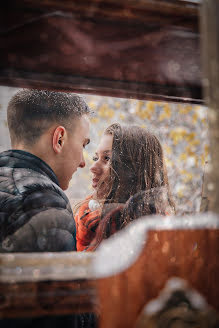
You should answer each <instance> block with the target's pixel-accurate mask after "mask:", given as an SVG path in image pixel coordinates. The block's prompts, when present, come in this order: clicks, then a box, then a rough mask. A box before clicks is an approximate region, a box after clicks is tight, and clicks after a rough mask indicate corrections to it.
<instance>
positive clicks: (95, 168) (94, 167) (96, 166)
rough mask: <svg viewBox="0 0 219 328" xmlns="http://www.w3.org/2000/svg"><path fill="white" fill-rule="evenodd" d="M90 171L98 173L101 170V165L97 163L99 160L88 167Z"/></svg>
mask: <svg viewBox="0 0 219 328" xmlns="http://www.w3.org/2000/svg"><path fill="white" fill-rule="evenodd" d="M90 171H91V172H92V173H100V172H101V165H100V163H99V161H97V162H95V163H94V164H93V165H92V166H91V168H90Z"/></svg>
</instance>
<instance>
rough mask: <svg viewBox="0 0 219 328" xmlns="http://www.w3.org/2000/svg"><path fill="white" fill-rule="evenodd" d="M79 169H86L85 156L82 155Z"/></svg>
mask: <svg viewBox="0 0 219 328" xmlns="http://www.w3.org/2000/svg"><path fill="white" fill-rule="evenodd" d="M79 167H81V168H82V169H83V167H85V160H84V155H83V154H82V159H81V162H80V164H79Z"/></svg>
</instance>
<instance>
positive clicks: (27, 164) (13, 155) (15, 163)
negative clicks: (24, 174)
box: [0, 149, 59, 186]
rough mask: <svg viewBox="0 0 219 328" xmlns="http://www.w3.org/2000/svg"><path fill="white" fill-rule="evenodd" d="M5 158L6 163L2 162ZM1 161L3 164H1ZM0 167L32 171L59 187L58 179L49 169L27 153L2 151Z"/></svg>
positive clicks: (41, 161)
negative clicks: (44, 176)
mask: <svg viewBox="0 0 219 328" xmlns="http://www.w3.org/2000/svg"><path fill="white" fill-rule="evenodd" d="M6 158H8V161H7V162H6V161H5V160H4V159H6ZM2 160H3V162H4V164H3V163H1V161H2ZM1 164H2V165H1ZM0 166H8V167H14V168H29V169H32V170H34V171H37V172H39V173H41V174H43V175H46V176H48V177H49V178H50V179H51V180H52V181H53V182H54V183H56V184H57V185H58V186H59V182H58V179H57V177H56V175H55V173H54V171H53V170H52V169H51V167H50V166H49V165H48V164H47V163H46V162H44V161H43V160H42V159H40V158H39V157H37V156H35V155H33V154H31V153H29V152H26V151H23V150H17V149H12V150H7V151H4V152H2V153H0Z"/></svg>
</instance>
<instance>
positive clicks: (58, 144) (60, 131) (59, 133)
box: [52, 125, 66, 154]
mask: <svg viewBox="0 0 219 328" xmlns="http://www.w3.org/2000/svg"><path fill="white" fill-rule="evenodd" d="M65 137H66V130H65V128H64V127H63V126H61V125H60V126H58V127H57V128H56V129H55V131H54V132H53V138H52V147H53V150H54V152H55V153H56V154H59V153H60V152H61V150H62V147H63V146H64V143H65Z"/></svg>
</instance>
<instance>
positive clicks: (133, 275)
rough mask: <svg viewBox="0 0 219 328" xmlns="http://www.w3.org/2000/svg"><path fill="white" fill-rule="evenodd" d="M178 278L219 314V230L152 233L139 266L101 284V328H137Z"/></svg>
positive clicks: (137, 263) (106, 279) (139, 260)
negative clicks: (166, 287) (150, 305)
mask: <svg viewBox="0 0 219 328" xmlns="http://www.w3.org/2000/svg"><path fill="white" fill-rule="evenodd" d="M174 276H177V277H180V278H183V279H185V280H186V281H188V283H189V284H190V285H191V286H192V287H193V288H194V289H196V290H197V291H198V292H199V293H200V294H202V295H203V296H204V297H205V298H206V301H207V302H208V303H209V305H211V306H213V307H214V308H215V309H216V310H217V311H219V297H218V296H219V283H218V277H219V230H190V231H188V230H184V231H182V230H181V231H180V230H179V231H150V232H149V234H148V238H147V242H146V244H145V246H144V249H143V251H142V253H141V255H140V256H139V258H138V260H137V261H136V263H134V264H133V265H132V266H131V267H130V268H129V269H127V270H126V271H125V272H123V273H120V274H118V275H115V276H112V277H109V278H104V279H101V280H100V281H99V297H100V306H101V308H100V313H101V318H100V327H101V328H102V327H104V328H111V327H114V328H122V327H126V328H129V327H130V328H131V327H134V324H135V322H136V319H137V317H138V315H139V313H140V311H141V310H142V308H143V306H144V305H145V304H146V303H147V302H149V301H150V300H152V299H153V298H156V297H157V296H158V294H159V293H160V291H161V290H162V289H163V288H164V285H165V283H166V282H167V280H168V279H169V278H170V277H174Z"/></svg>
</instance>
